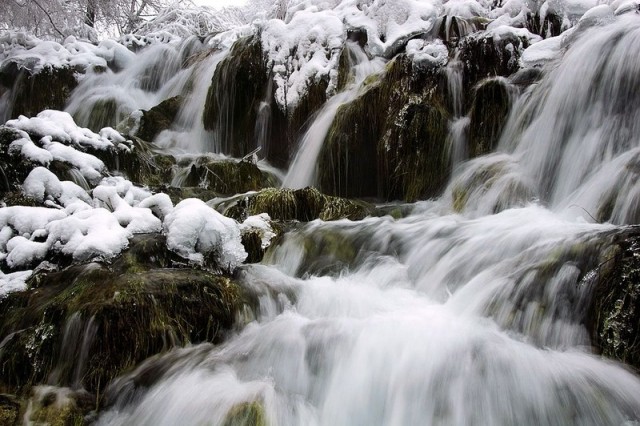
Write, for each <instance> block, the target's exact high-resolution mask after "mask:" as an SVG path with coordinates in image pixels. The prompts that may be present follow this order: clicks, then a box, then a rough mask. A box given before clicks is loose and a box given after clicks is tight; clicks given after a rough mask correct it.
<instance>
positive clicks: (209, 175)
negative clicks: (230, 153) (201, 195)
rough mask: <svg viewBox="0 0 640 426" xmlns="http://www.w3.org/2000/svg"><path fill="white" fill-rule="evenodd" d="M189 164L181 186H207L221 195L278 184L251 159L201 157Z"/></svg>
mask: <svg viewBox="0 0 640 426" xmlns="http://www.w3.org/2000/svg"><path fill="white" fill-rule="evenodd" d="M188 164H189V166H188V167H189V169H188V173H187V174H186V176H185V178H184V179H183V181H182V183H181V186H183V187H196V186H200V187H202V188H206V189H207V190H208V191H213V192H215V193H217V194H220V195H233V194H240V193H244V192H248V191H259V190H261V189H263V188H267V187H271V186H273V185H274V184H277V179H276V178H275V177H274V176H272V175H271V174H269V173H267V172H263V171H262V170H260V169H259V168H258V166H256V165H255V164H254V163H252V162H250V161H234V160H221V161H220V160H212V159H210V158H208V157H204V156H203V157H200V158H197V159H196V160H195V161H192V162H190V163H188Z"/></svg>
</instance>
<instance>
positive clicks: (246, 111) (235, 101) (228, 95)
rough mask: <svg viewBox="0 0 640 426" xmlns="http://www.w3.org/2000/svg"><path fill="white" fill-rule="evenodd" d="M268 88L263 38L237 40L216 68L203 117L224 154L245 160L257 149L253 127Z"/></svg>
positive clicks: (205, 124)
mask: <svg viewBox="0 0 640 426" xmlns="http://www.w3.org/2000/svg"><path fill="white" fill-rule="evenodd" d="M267 85H268V73H267V69H266V65H265V60H264V58H263V53H262V45H261V43H260V39H259V38H258V37H248V38H244V39H240V40H238V41H237V42H236V43H235V44H234V45H233V47H232V49H231V52H230V53H229V55H228V56H227V57H226V58H225V59H223V60H222V61H221V62H220V63H219V64H218V66H217V67H216V71H215V74H214V76H213V80H212V82H211V87H210V88H209V93H208V95H207V101H206V104H205V110H204V115H203V120H204V126H205V128H206V129H208V130H215V131H216V133H217V135H216V136H217V138H218V140H219V143H220V145H221V146H220V148H221V152H223V153H225V154H229V155H232V156H234V157H243V156H244V155H246V154H248V153H249V152H251V151H253V150H254V149H255V148H256V146H255V144H254V143H253V134H254V124H255V123H256V121H257V114H258V108H259V106H260V102H261V101H262V100H263V99H264V98H265V92H266V90H267Z"/></svg>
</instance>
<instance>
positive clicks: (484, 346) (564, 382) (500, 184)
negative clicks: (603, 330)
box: [98, 18, 640, 426]
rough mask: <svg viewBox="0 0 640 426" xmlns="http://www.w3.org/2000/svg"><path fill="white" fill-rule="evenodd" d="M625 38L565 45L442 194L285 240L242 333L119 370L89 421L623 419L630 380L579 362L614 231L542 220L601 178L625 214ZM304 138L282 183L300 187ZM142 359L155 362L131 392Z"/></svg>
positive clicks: (629, 408) (632, 142)
mask: <svg viewBox="0 0 640 426" xmlns="http://www.w3.org/2000/svg"><path fill="white" fill-rule="evenodd" d="M638 37H640V23H639V22H638V20H637V18H633V19H626V18H625V19H620V20H619V21H618V22H616V23H615V24H614V25H610V26H607V27H604V28H598V29H594V30H592V31H591V32H590V33H589V35H588V43H587V41H586V40H585V39H582V40H577V41H576V42H575V44H574V45H573V46H572V47H571V48H570V49H569V50H568V52H567V53H566V55H565V58H564V60H563V61H562V63H560V65H559V66H558V67H557V68H555V69H552V70H548V72H547V75H546V76H545V77H544V79H543V81H542V82H541V83H540V84H539V85H538V87H536V88H535V89H534V92H533V93H532V94H531V97H530V98H529V102H530V104H529V105H530V106H529V107H528V108H532V110H531V111H525V112H524V113H523V114H513V118H512V119H513V120H523V119H522V118H521V117H528V119H527V120H526V121H525V122H521V123H520V124H514V123H510V124H509V126H507V129H519V130H518V133H520V134H516V133H509V132H511V131H512V130H508V131H507V133H505V135H504V137H503V141H502V150H504V151H506V152H501V153H500V152H499V153H494V154H491V155H488V156H484V157H481V158H478V159H476V160H473V161H470V162H468V163H467V164H465V165H463V167H462V168H461V169H460V170H459V171H458V173H457V175H456V177H454V179H453V181H452V182H451V184H450V186H449V189H448V190H447V193H446V194H445V195H444V196H443V197H442V198H441V199H440V200H436V201H430V202H426V203H422V204H421V205H420V206H419V207H416V208H415V211H414V213H413V214H412V215H410V216H409V217H406V218H404V219H399V220H395V219H392V218H391V217H390V216H387V217H383V218H369V219H365V220H363V221H360V222H351V221H346V220H345V221H338V222H332V223H324V222H320V221H316V222H311V223H309V224H308V225H306V226H303V227H300V228H299V229H297V230H295V231H291V232H289V233H288V234H286V237H285V240H284V241H283V242H282V243H281V244H279V246H278V247H277V249H275V250H274V251H272V252H271V253H270V254H269V256H268V257H267V260H266V261H265V262H263V263H264V264H263V265H254V266H247V267H244V268H243V269H242V270H241V272H240V277H239V279H240V281H241V282H242V283H243V285H244V286H245V289H246V291H247V292H249V293H251V294H254V295H255V296H256V299H257V306H256V308H255V309H254V311H253V313H252V315H251V316H249V317H248V318H247V319H246V320H247V321H249V320H251V321H250V322H249V323H248V324H247V325H246V327H244V329H242V331H239V332H237V333H236V334H235V335H234V336H233V337H232V338H230V339H229V340H228V341H227V342H226V343H225V344H223V345H221V346H218V347H214V346H212V345H208V344H205V345H199V346H195V347H191V348H186V349H181V350H177V351H174V352H172V353H169V354H167V355H165V356H163V357H159V358H156V359H152V360H149V361H147V363H145V364H143V365H142V366H140V367H139V369H138V370H137V371H134V372H133V373H131V374H130V375H129V376H125V377H122V378H121V379H119V380H118V381H116V382H115V383H114V384H113V386H112V388H111V390H110V392H111V394H112V395H114V397H115V404H114V406H113V407H112V408H111V410H109V411H108V412H107V413H105V414H104V415H103V416H102V417H101V418H100V419H99V421H98V424H123V425H124V424H137V425H172V424H177V423H180V424H202V423H207V424H209V423H210V424H230V423H228V421H229V416H230V415H232V414H233V413H235V414H236V415H237V414H238V413H240V414H242V413H243V412H244V413H245V414H246V415H247V416H254V418H255V417H260V418H262V419H263V420H264V422H266V424H277V425H411V424H428V425H515V424H517V425H536V426H538V425H558V424H567V425H594V426H595V425H633V424H637V422H638V421H640V379H639V378H638V377H637V376H636V375H635V374H634V373H633V372H631V371H629V370H627V369H625V368H623V367H621V366H619V365H617V364H615V363H613V362H609V361H604V360H603V359H601V358H599V357H597V356H595V355H593V354H592V353H591V352H590V349H589V344H590V342H589V337H588V334H587V330H586V328H585V326H584V320H585V315H586V312H585V311H586V306H587V304H588V298H589V296H590V294H591V293H590V292H591V287H590V286H591V285H592V282H591V279H592V277H591V276H590V275H589V274H588V271H589V270H590V269H591V268H594V267H595V266H597V264H598V262H600V261H601V260H600V259H599V258H598V256H597V254H598V253H600V249H601V248H602V247H601V244H602V241H603V238H605V237H606V236H607V235H609V234H610V233H611V232H613V231H614V230H615V227H614V226H613V225H609V224H598V223H588V221H584V220H577V221H576V220H574V218H575V216H576V215H574V216H572V217H567V216H566V215H564V214H559V213H563V212H564V211H565V209H567V208H568V206H567V203H569V202H572V203H575V202H576V201H575V200H583V201H584V200H587V201H588V199H589V197H595V198H598V197H599V194H601V192H602V191H606V190H607V188H611V187H619V188H620V194H619V195H617V198H616V200H615V202H613V204H612V206H611V210H612V213H611V214H612V216H611V217H612V218H614V220H615V221H616V222H619V223H624V222H626V221H627V220H629V219H630V218H631V217H632V215H631V212H633V211H635V212H636V215H637V212H638V205H637V201H635V200H637V199H638V185H639V184H638V180H637V179H635V178H634V177H635V176H636V175H634V173H636V174H637V169H638V168H637V164H638V160H639V157H640V155H639V153H638V139H637V134H638V132H637V130H638V129H637V126H638V125H639V124H638V123H639V121H638V118H640V117H637V114H638V111H639V110H640V109H639V108H638V106H639V104H638V103H639V102H640V96H638V95H639V94H638V93H637V87H640V85H639V84H638V83H640V82H638V81H636V79H638V78H640V72H638V71H640V69H638V67H640V60H638V59H637V58H640V55H635V54H633V53H640V52H637V50H638V49H640V47H638V46H640V44H639V43H638V42H639V41H640V40H638ZM352 90H353V89H352ZM343 95H345V96H346V94H343ZM339 96H342V95H337V96H336V97H335V98H333V99H334V100H335V99H340V98H339ZM349 96H353V95H352V94H351V93H349ZM331 102H334V101H330V102H329V104H331ZM335 102H336V104H337V102H338V101H335ZM517 105H519V104H517ZM327 108H328V107H327ZM331 108H333V109H334V111H333V112H332V114H335V109H337V106H335V105H333V104H332V107H331ZM324 113H326V114H329V112H328V111H327V109H326V108H325V109H324V110H323V111H321V113H320V114H319V116H318V119H317V120H316V122H317V121H319V120H320V117H321V116H322V114H324ZM519 117H520V118H519ZM327 126H328V125H327ZM312 127H313V126H312ZM312 136H313V137H315V134H314V133H311V129H310V130H309V132H307V135H305V141H307V140H310V139H307V138H311V137H312ZM323 138H324V135H322V138H318V139H315V140H314V141H315V142H313V143H316V144H320V143H322V140H323ZM513 138H516V139H517V140H516V141H515V142H513V143H511V144H510V142H512V141H511V139H513ZM318 141H319V142H318ZM309 143H310V144H311V143H312V142H309ZM509 146H511V147H512V149H509ZM306 149H307V147H306V144H305V145H303V147H302V149H301V152H300V154H299V155H298V158H297V159H296V163H295V164H294V167H292V172H290V176H288V180H287V182H289V185H295V186H300V185H301V184H303V182H307V183H308V182H311V179H312V174H307V175H303V174H301V172H300V174H298V173H299V170H300V169H306V170H308V169H310V168H311V167H309V164H314V162H313V161H311V160H310V159H309V158H310V157H306V158H305V159H304V160H303V159H302V155H303V154H302V153H303V152H305V150H306ZM308 149H310V148H308ZM314 149H315V148H314ZM305 155H306V154H305ZM303 166H304V167H303ZM293 170H296V174H295V176H296V178H295V179H294V178H293V176H294V174H293ZM305 179H306V180H305ZM474 185H475V186H474ZM457 191H460V193H458V192H457ZM478 191H480V192H478ZM492 191H493V192H492ZM478 194H480V195H482V196H480V195H478ZM594 194H596V195H594ZM536 196H540V197H541V198H542V199H543V201H545V204H547V203H548V205H550V206H551V207H552V209H549V208H547V207H545V206H542V205H539V204H535V203H533V204H532V203H531V200H534V199H535V198H536ZM456 197H458V198H456ZM453 199H463V200H464V203H465V205H467V206H468V208H464V209H460V210H463V211H464V212H465V214H464V215H458V214H451V213H450V207H451V203H452V202H453V201H452V200H453ZM487 199H489V200H490V201H488V203H489V204H492V206H490V205H485V204H481V203H482V202H485V203H486V202H487V201H486V200H487ZM483 200H485V201H483ZM591 202H592V203H595V201H591ZM585 203H586V201H585ZM497 205H499V206H500V208H499V209H497V210H496V206H497ZM514 205H516V206H519V208H511V209H509V208H508V207H512V206H514ZM585 206H586V207H585ZM583 207H585V208H588V207H590V205H589V204H588V203H586V204H585V205H583ZM500 210H502V211H500ZM496 211H498V212H497V213H495V214H494V212H496ZM635 219H637V218H635ZM329 248H332V249H331V250H330V249H329ZM572 253H574V255H573V257H572V255H571V254H572ZM576 253H577V254H576ZM594 256H595V257H594ZM314 259H324V263H322V262H321V263H317V262H314V261H313V260H314ZM594 259H595V260H594ZM327 265H332V266H333V268H327V267H326V266H327ZM321 274H322V275H321ZM149 371H161V372H162V374H161V376H160V377H159V378H158V379H157V381H156V382H155V383H153V384H150V385H149V384H148V383H147V385H148V387H136V383H137V381H138V380H137V377H139V376H144V375H145V374H147V373H148V372H149ZM243 410H244V411H243Z"/></svg>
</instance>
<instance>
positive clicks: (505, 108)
mask: <svg viewBox="0 0 640 426" xmlns="http://www.w3.org/2000/svg"><path fill="white" fill-rule="evenodd" d="M511 91H512V89H511V87H510V86H509V84H508V83H507V82H506V81H505V80H504V79H501V78H491V79H488V80H484V81H482V82H480V83H479V84H478V85H477V86H476V87H475V89H474V94H473V101H472V102H471V112H470V113H469V118H470V125H469V156H470V157H472V158H473V157H479V156H481V155H485V154H488V153H490V152H493V151H494V149H495V147H496V145H497V143H498V140H499V138H500V135H501V134H502V129H503V128H504V126H505V124H506V122H507V118H508V116H509V111H510V109H511Z"/></svg>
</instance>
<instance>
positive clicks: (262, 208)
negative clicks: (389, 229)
mask: <svg viewBox="0 0 640 426" xmlns="http://www.w3.org/2000/svg"><path fill="white" fill-rule="evenodd" d="M374 210H375V209H374V207H373V206H372V205H370V204H368V203H366V202H364V201H358V200H348V199H345V198H339V197H331V196H327V195H324V194H322V193H320V191H318V190H317V189H315V188H309V187H307V188H304V189H297V190H292V189H284V188H283V189H277V188H267V189H264V190H262V191H260V192H258V193H256V194H252V195H248V196H247V197H246V199H241V200H239V201H238V203H237V204H236V205H234V206H231V207H229V208H227V210H226V211H225V215H226V216H229V217H233V218H234V219H236V220H237V221H239V222H242V221H244V220H245V219H246V218H247V217H248V216H252V215H256V214H260V213H267V214H268V215H269V217H270V218H271V219H272V220H275V221H289V220H297V221H300V222H308V221H311V220H315V219H321V220H324V221H331V220H338V219H351V220H361V219H363V218H365V217H366V216H370V215H372V214H373V212H374Z"/></svg>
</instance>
